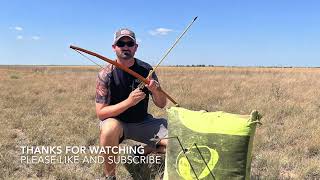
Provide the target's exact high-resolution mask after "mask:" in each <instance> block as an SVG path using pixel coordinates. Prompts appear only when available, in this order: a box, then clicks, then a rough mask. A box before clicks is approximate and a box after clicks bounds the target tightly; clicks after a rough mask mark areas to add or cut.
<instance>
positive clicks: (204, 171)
mask: <svg viewBox="0 0 320 180" xmlns="http://www.w3.org/2000/svg"><path fill="white" fill-rule="evenodd" d="M167 113H168V129H169V137H168V138H169V141H168V146H167V156H166V168H165V175H164V179H169V180H178V179H186V180H189V179H216V180H225V179H250V168H251V167H250V165H251V150H252V143H253V137H254V133H255V129H256V124H257V123H259V122H260V121H259V120H260V119H261V115H260V114H259V113H258V112H257V111H253V112H252V113H251V115H238V114H230V113H226V112H222V111H218V112H206V111H191V110H187V109H184V108H181V107H171V108H169V109H168V110H167Z"/></svg>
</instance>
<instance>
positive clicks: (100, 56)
mask: <svg viewBox="0 0 320 180" xmlns="http://www.w3.org/2000/svg"><path fill="white" fill-rule="evenodd" d="M70 48H71V49H74V50H76V51H81V52H84V53H87V54H90V55H92V56H95V57H97V58H99V59H102V60H103V61H106V62H108V63H110V64H113V65H114V66H116V67H118V68H119V69H121V70H123V71H125V72H127V73H129V74H131V75H132V76H133V77H135V78H137V79H139V80H140V81H142V82H144V83H145V84H149V83H150V80H148V79H146V78H144V77H143V76H141V75H140V74H138V73H136V72H134V71H132V70H131V69H129V68H128V67H127V66H124V65H122V64H120V63H118V62H116V61H113V60H111V59H108V58H106V57H104V56H102V55H100V54H97V53H95V52H92V51H89V50H86V49H83V48H80V47H77V46H73V45H71V46H70ZM159 91H161V92H162V93H163V94H164V95H165V96H166V97H167V98H168V99H169V100H170V101H171V102H172V103H174V104H175V105H176V106H178V103H177V102H176V101H175V100H173V99H172V97H170V96H169V95H168V94H167V93H166V92H165V91H163V90H162V89H161V88H159Z"/></svg>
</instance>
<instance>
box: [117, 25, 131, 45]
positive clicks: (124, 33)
mask: <svg viewBox="0 0 320 180" xmlns="http://www.w3.org/2000/svg"><path fill="white" fill-rule="evenodd" d="M125 36H126V37H129V38H131V39H132V40H133V41H134V42H136V36H135V34H134V32H133V31H131V30H130V29H127V28H121V29H119V30H118V31H117V32H116V33H115V34H114V39H113V44H116V43H117V41H118V40H119V39H120V38H122V37H125Z"/></svg>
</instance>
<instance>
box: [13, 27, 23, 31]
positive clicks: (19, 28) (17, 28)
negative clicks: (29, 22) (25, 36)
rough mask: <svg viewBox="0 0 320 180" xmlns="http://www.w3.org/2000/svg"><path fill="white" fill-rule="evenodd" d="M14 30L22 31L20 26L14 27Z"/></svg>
mask: <svg viewBox="0 0 320 180" xmlns="http://www.w3.org/2000/svg"><path fill="white" fill-rule="evenodd" d="M14 29H15V30H16V31H22V30H23V28H22V27H20V26H16V27H14Z"/></svg>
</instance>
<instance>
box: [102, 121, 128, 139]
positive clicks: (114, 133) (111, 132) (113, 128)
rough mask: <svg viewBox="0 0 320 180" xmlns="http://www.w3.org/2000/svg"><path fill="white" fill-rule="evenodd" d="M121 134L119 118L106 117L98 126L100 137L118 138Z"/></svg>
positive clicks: (121, 128)
mask: <svg viewBox="0 0 320 180" xmlns="http://www.w3.org/2000/svg"><path fill="white" fill-rule="evenodd" d="M122 135H123V127H122V125H121V123H120V121H119V120H117V119H114V118H108V119H106V120H104V122H103V123H102V125H101V127H100V138H103V137H104V138H106V137H110V138H117V139H120V138H121V137H122Z"/></svg>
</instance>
